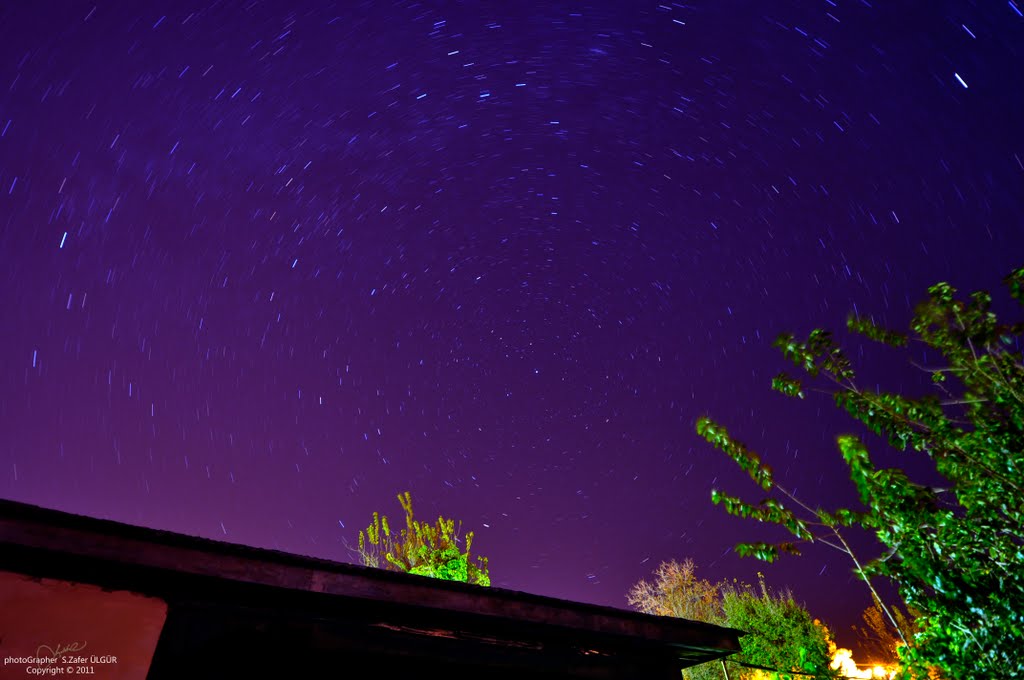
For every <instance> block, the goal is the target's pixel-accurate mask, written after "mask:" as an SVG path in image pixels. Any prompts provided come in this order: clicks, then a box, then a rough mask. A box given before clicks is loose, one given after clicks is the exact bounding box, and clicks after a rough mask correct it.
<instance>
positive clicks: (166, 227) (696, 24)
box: [0, 0, 1024, 646]
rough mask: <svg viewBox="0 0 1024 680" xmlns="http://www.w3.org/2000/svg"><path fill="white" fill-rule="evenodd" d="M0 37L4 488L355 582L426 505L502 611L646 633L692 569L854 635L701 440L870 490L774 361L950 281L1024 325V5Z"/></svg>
mask: <svg viewBox="0 0 1024 680" xmlns="http://www.w3.org/2000/svg"><path fill="white" fill-rule="evenodd" d="M0 32H2V36H3V39H2V40H0V55H2V59H0V218H2V219H0V258H2V259H0V263H2V268H0V275H2V279H0V280H2V282H3V284H4V289H5V294H6V301H5V303H4V304H3V306H2V308H0V310H2V311H0V320H2V329H3V334H2V336H0V347H2V352H0V356H3V357H4V359H5V366H6V368H5V370H4V371H2V372H0V379H2V381H3V382H2V384H0V496H2V497H5V498H9V499H13V500H18V501H24V502H29V503H33V504H38V505H42V506H47V507H53V508H57V509H61V510H67V511H71V512H76V513H81V514H87V515H92V516H97V517H104V518H110V519H115V520H119V521H123V522H129V523H133V524H139V525H144V526H150V527H155V528H160V529H166V530H170V531H177V532H181V533H185V534H193V535H200V536H205V537H209V538H214V539H219V540H225V541H231V542H237V543H243V544H248V545H254V546H259V547H267V548H274V549H279V550H285V551H289V552H294V553H300V554H305V555H313V556H317V557H323V558H328V559H332V560H341V561H351V560H352V559H353V557H352V554H351V553H350V552H349V551H348V550H347V547H346V545H354V544H355V541H356V536H357V534H358V531H359V530H360V529H361V528H363V527H365V526H366V524H367V523H368V522H369V520H370V515H371V513H372V512H373V511H374V510H379V511H382V512H385V513H387V514H388V515H390V516H391V517H393V518H397V517H400V516H401V508H400V507H399V505H398V502H397V500H396V499H395V496H396V494H398V493H399V492H401V491H405V490H410V491H411V492H412V494H413V500H414V503H415V507H416V511H417V516H418V517H420V518H423V519H428V518H433V517H436V516H437V515H438V514H439V513H440V514H444V515H445V516H449V517H454V518H457V519H460V520H462V522H463V524H464V528H465V529H467V530H473V531H475V533H476V539H475V544H474V548H475V549H476V550H477V551H479V553H480V554H483V555H487V556H488V557H489V558H490V565H491V576H492V579H493V584H494V585H495V586H497V587H504V588H512V589H516V590H523V591H528V592H533V593H538V594H543V595H551V596H555V597H560V598H564V599H569V600H576V601H581V602H592V603H598V604H605V605H611V606H616V607H625V606H626V599H625V598H626V592H627V590H628V588H629V586H630V585H631V584H633V583H635V582H636V581H637V580H639V579H640V578H644V577H647V576H649V575H650V573H651V571H652V570H653V569H654V567H655V566H656V565H657V564H658V562H660V561H662V560H668V559H684V558H686V557H691V558H693V559H694V560H695V562H696V563H697V565H698V575H700V576H701V577H704V578H709V579H718V578H739V579H742V580H745V581H748V582H756V578H757V576H756V574H757V572H758V571H762V572H764V573H765V575H766V578H767V581H768V583H769V584H770V585H771V586H774V587H777V588H780V589H782V588H787V587H788V588H792V590H793V591H794V593H795V594H796V596H797V598H798V599H800V600H802V601H803V602H805V603H806V604H807V606H808V608H809V609H810V611H811V612H812V614H814V615H815V616H817V617H820V618H821V619H823V620H824V621H826V622H827V623H828V624H829V625H830V627H831V628H832V629H833V630H834V632H835V633H836V635H837V637H838V640H839V642H840V644H842V645H845V646H850V645H852V644H853V636H852V634H851V633H850V631H849V627H850V625H851V624H854V623H859V614H860V612H861V611H862V610H863V609H864V607H866V606H867V605H868V604H869V603H870V598H869V595H868V593H867V591H866V589H865V588H864V587H863V586H862V585H859V584H858V583H857V582H856V581H855V579H854V578H853V576H852V574H851V565H850V564H848V563H846V562H845V561H844V560H843V558H842V557H841V556H839V555H834V554H832V553H830V552H829V551H828V550H827V549H825V548H819V547H817V546H812V547H810V548H808V550H807V551H806V555H805V556H804V557H802V558H786V559H783V560H782V561H781V562H780V563H778V564H776V565H765V564H763V563H760V562H756V561H753V560H742V559H740V558H738V557H737V556H735V555H734V554H733V553H732V552H731V546H732V545H733V544H735V543H736V542H738V541H743V540H762V539H765V540H770V539H772V538H774V537H775V536H776V535H777V534H774V533H771V532H769V531H768V530H767V528H766V527H761V526H758V525H755V524H753V523H750V522H744V521H742V520H738V519H734V518H731V517H728V516H726V515H725V513H724V511H722V510H721V509H720V508H715V507H713V506H712V505H711V503H710V490H711V488H712V487H714V486H717V487H719V488H723V489H726V490H729V491H731V492H739V493H742V494H745V495H746V494H749V497H751V498H756V496H755V495H753V494H755V493H756V491H757V490H756V489H755V488H754V487H753V485H752V484H751V483H750V482H749V481H748V480H746V479H745V477H744V476H743V474H742V472H740V471H739V470H738V469H736V468H735V466H733V465H732V464H731V463H730V462H729V461H728V460H726V458H725V457H724V456H723V455H722V454H720V453H718V452H716V451H713V450H711V449H710V447H709V446H707V445H706V444H705V443H703V441H702V440H700V439H699V438H698V437H697V435H696V434H695V432H694V423H695V421H696V419H697V418H698V417H699V416H701V415H704V414H709V415H711V416H713V417H714V418H715V419H716V420H718V421H720V422H722V423H723V424H724V425H726V426H727V427H729V429H730V431H731V432H733V434H735V435H736V436H737V437H739V438H740V439H742V440H744V441H746V442H747V443H748V444H749V445H750V446H751V447H752V448H754V449H755V450H757V451H758V452H760V453H761V454H763V456H764V458H765V460H766V461H767V462H769V463H770V464H771V465H772V466H773V467H774V468H775V470H776V474H777V475H778V477H779V478H780V479H781V480H782V481H784V482H785V483H787V484H788V485H789V486H790V487H795V488H796V489H797V491H798V492H800V493H801V495H802V496H804V497H805V498H807V499H808V500H810V501H811V502H815V503H821V504H823V505H826V506H828V505H830V504H832V503H853V502H854V500H855V496H854V493H853V489H852V487H851V485H850V484H849V482H848V480H847V479H846V478H845V476H844V469H843V467H842V465H841V460H840V457H839V454H838V452H837V451H836V448H835V444H834V441H835V437H836V436H837V435H839V434H841V433H843V432H848V431H857V428H855V427H854V425H853V423H852V422H851V421H850V420H849V419H848V418H846V417H845V416H843V415H842V414H841V413H839V412H837V411H836V409H835V408H834V407H833V406H831V405H830V404H829V403H828V401H827V400H826V399H824V398H818V397H812V398H810V399H808V400H807V401H806V402H804V403H798V402H795V401H792V400H787V399H785V398H784V397H781V396H779V395H777V394H775V393H772V392H771V391H770V390H769V383H770V379H771V376H772V375H774V374H775V373H777V372H778V371H779V370H781V369H782V368H783V367H784V364H783V361H782V358H781V357H780V356H779V355H778V353H777V352H776V351H775V350H773V349H772V348H771V346H770V345H771V342H772V340H773V339H774V338H775V337H776V336H777V335H778V334H779V333H781V332H785V331H792V332H796V333H806V332H807V331H809V330H810V329H811V328H814V327H817V326H823V327H829V328H835V329H838V328H841V327H842V325H843V321H844V319H845V316H846V314H847V312H848V311H850V310H851V309H856V310H857V311H858V312H861V313H864V314H873V315H875V318H876V319H877V320H879V321H880V322H882V323H884V324H890V325H893V326H895V327H900V326H901V325H903V324H905V323H906V321H907V320H908V319H909V315H910V311H911V307H912V305H913V304H914V303H915V302H916V301H917V300H919V299H920V298H921V297H922V296H923V294H924V291H925V289H926V287H927V286H929V285H931V284H933V283H935V282H937V281H940V280H948V281H950V282H951V283H952V284H953V285H954V286H957V287H958V288H960V289H962V290H974V289H979V288H981V289H988V290H992V291H993V292H994V293H996V296H997V299H1001V300H1005V295H1004V294H1003V291H1001V290H1000V289H999V288H1000V286H999V281H1000V279H1001V278H1002V276H1004V275H1005V274H1007V273H1008V272H1009V271H1010V270H1011V269H1012V268H1014V267H1016V266H1020V265H1021V264H1022V255H1024V226H1022V221H1021V217H1022V214H1024V205H1022V200H1024V139H1022V137H1024V135H1022V132H1021V126H1020V115H1021V112H1022V111H1024V82H1022V80H1024V77H1022V71H1021V69H1020V68H1018V67H1017V65H1018V64H1020V63H1021V62H1022V57H1024V55H1022V54H1021V45H1024V17H1022V16H1021V11H1020V6H1019V5H1018V4H1017V3H1016V2H1015V1H1013V0H1011V2H1008V3H998V2H996V3H986V4H984V5H981V4H978V5H973V4H970V3H954V2H938V3H929V4H922V3H909V2H890V3H876V2H874V1H871V2H868V1H867V0H857V1H854V0H834V1H832V0H821V1H820V2H809V3H798V2H777V3H770V6H769V5H765V4H764V3H754V2H738V1H725V2H722V1H717V0H716V1H715V2H705V1H699V2H693V3H686V4H683V3H664V4H659V3H657V2H651V3H646V4H645V3H633V2H605V1H597V0H594V1H591V2H583V3H563V2H553V3H552V2H546V3H497V2H493V3H492V2H479V3H458V2H431V1H428V2H376V3H358V4H357V3H348V2H337V3H331V2H276V1H267V2H246V3H225V2H209V1H208V0H194V1H189V2H156V1H150V0H146V1H143V2H139V1H132V2H128V1H119V2H108V3H95V4H94V3H92V2H72V1H69V2H48V1H40V2H29V3H6V4H5V5H4V6H3V7H2V8H0ZM851 353H852V354H853V358H854V359H855V360H858V359H859V354H860V353H859V351H858V349H857V345H853V351H852V352H851ZM863 360H864V361H868V362H875V361H876V360H877V361H876V362H875V363H873V364H871V367H870V368H868V369H867V370H866V380H869V381H872V380H877V381H878V382H879V383H881V384H883V385H885V386H887V387H889V388H892V389H903V388H905V389H911V390H914V389H918V388H921V387H922V386H923V385H924V382H923V381H922V379H921V376H919V375H916V374H914V373H913V372H910V371H908V370H907V369H906V368H905V367H904V366H903V364H902V363H901V362H900V361H899V358H898V357H895V356H893V355H887V354H885V353H879V352H876V351H874V350H873V349H871V348H866V349H865V350H864V359H863ZM875 455H876V456H878V457H879V458H880V459H881V460H883V461H891V462H892V463H893V464H900V465H903V464H907V465H909V466H910V468H911V470H912V471H914V472H915V473H916V474H919V473H921V471H922V470H926V469H927V466H922V465H920V464H918V463H916V462H914V460H913V455H912V454H897V453H895V452H891V451H886V450H885V449H883V448H878V447H875ZM745 497H746V496H745ZM860 545H862V546H863V549H864V550H865V551H866V552H867V554H870V552H871V544H870V541H869V540H863V541H861V543H860Z"/></svg>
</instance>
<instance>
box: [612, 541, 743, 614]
mask: <svg viewBox="0 0 1024 680" xmlns="http://www.w3.org/2000/svg"><path fill="white" fill-rule="evenodd" d="M724 585H725V584H724V583H721V582H719V583H711V582H710V581H706V580H704V579H698V578H697V566H696V565H695V564H694V563H693V560H691V559H689V558H687V559H685V560H683V561H682V562H677V561H675V560H671V561H669V562H662V563H661V564H659V565H658V567H657V568H656V569H655V570H654V579H653V580H651V581H640V582H638V583H636V584H634V585H633V587H632V588H630V589H629V594H628V595H627V596H626V600H627V601H628V602H629V605H630V606H631V607H633V608H634V609H636V610H637V611H640V612H643V613H645V614H654V615H656V616H674V617H677V618H680V619H690V620H691V621H703V622H704V623H714V624H718V625H723V626H724V625H725V614H724V612H723V611H722V602H721V600H722V587H723V586H724Z"/></svg>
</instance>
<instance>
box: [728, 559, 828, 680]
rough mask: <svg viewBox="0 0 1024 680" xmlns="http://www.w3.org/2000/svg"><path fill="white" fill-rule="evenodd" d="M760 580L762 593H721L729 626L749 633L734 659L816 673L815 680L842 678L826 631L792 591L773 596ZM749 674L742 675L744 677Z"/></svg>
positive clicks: (739, 590) (742, 590)
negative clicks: (835, 669)
mask: <svg viewBox="0 0 1024 680" xmlns="http://www.w3.org/2000/svg"><path fill="white" fill-rule="evenodd" d="M758 576H759V581H760V592H757V591H756V590H754V589H753V588H750V587H749V586H748V587H744V588H735V587H732V588H726V589H725V591H724V592H723V594H722V609H723V610H724V611H725V618H726V621H727V622H728V625H729V626H730V627H732V628H739V629H740V630H744V631H746V632H747V635H744V636H743V637H741V638H740V647H741V648H742V650H743V651H742V652H741V653H740V654H739V655H738V657H737V659H736V660H737V661H742V662H744V663H748V664H751V665H755V666H763V667H765V668H775V669H779V670H781V671H797V672H801V673H812V674H813V677H814V678H838V677H839V674H838V673H837V672H836V671H834V670H833V669H832V668H831V663H832V653H831V650H832V649H834V648H835V645H834V644H833V643H832V636H831V635H830V634H829V632H828V629H827V628H825V626H823V625H822V624H821V622H820V621H818V620H817V619H815V618H813V617H812V616H811V615H810V613H809V612H808V611H807V610H806V609H805V608H804V607H803V606H801V605H800V604H799V603H798V602H797V601H796V600H795V599H794V598H793V594H792V593H791V592H789V591H786V592H783V593H774V592H771V591H770V590H769V589H768V586H766V585H765V582H764V577H763V576H761V575H758ZM749 675H750V674H744V673H741V675H740V677H741V678H742V677H749ZM780 675H782V676H783V677H787V676H788V677H792V678H798V677H805V676H789V674H787V673H781V674H780Z"/></svg>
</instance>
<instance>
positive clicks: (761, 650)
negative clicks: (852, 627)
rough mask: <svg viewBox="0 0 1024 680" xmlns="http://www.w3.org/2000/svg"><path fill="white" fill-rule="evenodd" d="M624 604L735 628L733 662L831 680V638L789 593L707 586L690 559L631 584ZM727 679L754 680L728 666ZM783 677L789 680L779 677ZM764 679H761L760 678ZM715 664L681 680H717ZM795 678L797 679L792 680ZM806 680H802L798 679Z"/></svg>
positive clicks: (762, 588)
mask: <svg viewBox="0 0 1024 680" xmlns="http://www.w3.org/2000/svg"><path fill="white" fill-rule="evenodd" d="M627 600H628V602H629V604H630V605H631V606H632V607H633V608H634V609H637V610H638V611H641V612H644V613H645V614H655V615H657V616H674V617H678V618H683V619H690V620H691V621H703V622H704V623H713V624H715V625H719V626H728V627H731V628H738V629H740V630H743V631H745V632H746V633H747V634H746V635H744V636H743V637H741V638H740V646H741V648H742V652H741V653H740V654H738V655H736V656H735V657H733V660H735V661H742V662H744V663H748V664H753V665H758V666H764V667H766V668H773V669H778V670H780V671H801V672H803V673H808V674H810V675H812V676H813V677H818V678H834V677H837V676H836V673H835V672H834V671H832V670H831V668H830V664H831V661H832V655H831V647H830V643H831V637H830V636H829V633H828V630H827V629H826V628H825V627H824V626H822V625H820V624H818V622H817V621H815V619H813V618H812V617H811V615H810V613H808V611H807V610H806V609H805V608H804V607H803V606H801V605H800V604H799V603H797V602H796V601H795V600H794V599H793V596H792V594H791V593H789V592H786V593H773V592H771V591H770V590H769V588H768V587H767V586H766V585H765V583H764V578H763V577H762V578H761V579H760V592H758V591H756V590H755V589H754V588H753V587H751V586H750V585H748V584H743V583H737V582H732V583H727V582H725V581H719V582H717V583H712V582H710V581H707V580H705V579H700V578H697V574H696V566H695V565H694V563H693V561H692V560H690V559H686V560H683V561H682V562H677V561H675V560H672V561H669V562H662V563H661V564H659V565H658V567H657V569H655V571H654V574H653V578H652V579H651V580H643V581H640V582H639V583H636V584H635V585H634V586H633V587H632V588H630V590H629V594H628V595H627ZM729 672H730V677H731V678H733V679H734V680H735V679H736V678H741V679H744V678H753V677H757V671H755V670H752V669H748V668H745V667H742V666H737V665H733V667H732V668H731V669H730V671H729ZM781 675H782V676H789V674H788V673H782V674H781ZM762 676H763V674H762ZM722 677H723V674H722V669H721V667H720V665H719V664H718V662H709V663H703V664H699V665H697V666H693V667H692V668H687V669H685V670H684V671H683V678H685V679H686V680H722ZM793 677H796V676H793ZM800 677H806V676H800Z"/></svg>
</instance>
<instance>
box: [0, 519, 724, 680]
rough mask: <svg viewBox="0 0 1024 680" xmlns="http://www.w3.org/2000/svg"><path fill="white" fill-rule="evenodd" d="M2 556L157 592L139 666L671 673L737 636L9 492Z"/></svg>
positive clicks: (493, 674)
mask: <svg viewBox="0 0 1024 680" xmlns="http://www.w3.org/2000/svg"><path fill="white" fill-rule="evenodd" d="M0 570H3V571H7V572H13V573H15V574H22V575H28V576H31V577H34V578H36V579H56V580H58V581H64V582H69V583H72V584H91V585H95V586H100V587H102V588H104V589H107V590H116V591H129V592H130V593H138V594H140V595H145V596H147V597H150V598H158V599H159V600H162V601H163V602H165V603H166V604H167V608H166V621H165V622H164V624H163V627H162V632H161V633H160V637H159V642H158V643H157V645H156V650H155V653H154V654H153V657H152V664H151V666H150V670H149V675H148V677H149V678H151V679H153V678H178V677H193V678H198V677H243V676H245V675H246V674H256V676H257V677H267V676H268V674H269V675H271V676H273V675H281V676H282V677H300V676H301V675H302V674H303V673H305V672H307V671H309V672H312V670H313V669H314V668H317V669H319V668H321V667H323V666H324V665H326V666H327V667H328V668H330V667H339V668H341V669H342V670H344V669H348V668H351V669H356V668H358V669H367V668H368V669H370V670H375V671H376V672H378V673H379V674H382V675H383V677H392V676H397V675H398V674H399V673H407V672H416V671H419V672H422V671H423V670H425V669H427V668H436V669H440V670H443V672H445V673H447V674H448V675H449V676H452V674H454V675H455V676H464V677H469V676H470V675H471V674H472V675H473V676H474V677H479V676H478V673H481V672H484V673H486V675H485V676H484V677H487V678H505V677H508V678H512V677H516V678H517V679H519V680H521V679H522V674H523V673H524V672H528V673H532V674H534V675H539V676H541V677H556V676H557V677H581V678H582V677H593V678H626V677H641V676H642V677H645V678H669V677H671V678H673V680H678V677H679V670H680V669H681V668H685V667H688V666H692V665H695V664H698V663H702V662H706V661H712V660H715V659H718V658H721V657H725V656H728V655H729V654H732V653H734V652H737V651H739V642H738V639H739V636H740V635H741V634H742V633H741V632H740V631H737V630H734V629H730V628H723V627H720V626H714V625H710V624H705V623H699V622H694V621H687V620H683V619H675V618H667V617H657V616H648V615H645V614H639V613H636V612H630V611H625V610H620V609H614V608H610V607H601V606H596V605H590V604H582V603H578V602H569V601H564V600H559V599H555V598H550V597H542V596H538V595H531V594H528V593H521V592H516V591H511V590H504V589H500V588H484V587H479V586H474V585H469V584H465V583H455V582H449V581H440V580H436V579H431V578H426V577H421V576H414V575H411V574H401V573H395V572H390V571H384V570H378V569H370V568H367V567H362V566H357V565H352V564H341V563H336V562H330V561H327V560H321V559H314V558H310V557H302V556H298V555H293V554H288V553H282V552H278V551H272V550H263V549H257V548H250V547H246V546H240V545H235V544H229V543H222V542H218V541H212V540H207V539H202V538H197V537H191V536H184V535H180V534H174V533H169V532H164V531H157V530H154V529H147V528H142V527H137V526H131V525H126V524H120V523H117V522H111V521H107V520H99V519H94V518H89V517H83V516H78V515H72V514H67V513H63V512H58V511H54V510H48V509H43V508H38V507H35V506H30V505H25V504H21V503H15V502H11V501H0ZM0 606H2V602H0ZM6 613H7V614H10V613H11V612H6ZM367 664H369V666H367ZM318 677H319V674H318Z"/></svg>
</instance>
